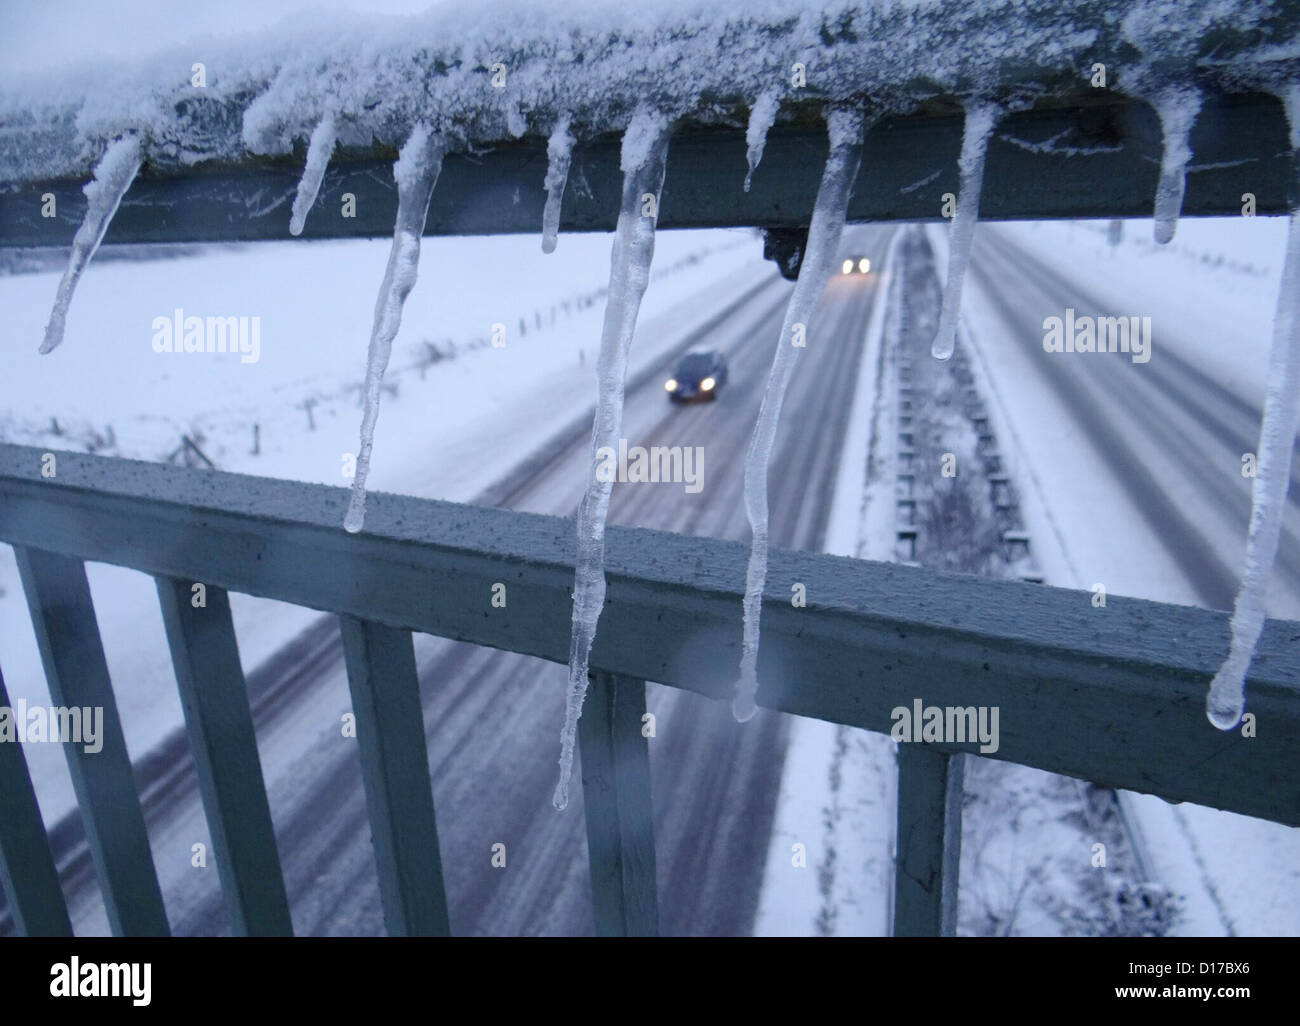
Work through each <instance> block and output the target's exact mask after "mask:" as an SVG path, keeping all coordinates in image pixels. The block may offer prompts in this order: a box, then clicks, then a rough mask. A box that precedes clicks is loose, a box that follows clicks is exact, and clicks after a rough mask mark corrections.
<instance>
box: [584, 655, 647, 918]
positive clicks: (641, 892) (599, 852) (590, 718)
mask: <svg viewBox="0 0 1300 1026" xmlns="http://www.w3.org/2000/svg"><path fill="white" fill-rule="evenodd" d="M644 715H645V681H642V680H636V679H635V678H632V677H622V676H618V675H616V674H611V673H603V672H600V671H597V672H596V673H594V674H593V675H592V680H591V685H590V686H589V687H588V689H587V698H586V701H585V703H584V704H583V709H582V718H581V719H580V720H579V721H578V741H579V744H580V746H581V755H582V796H583V805H584V809H585V812H586V817H587V849H588V854H589V857H590V861H591V896H592V903H593V905H594V908H595V913H596V933H597V934H598V935H600V936H602V937H624V936H626V937H653V936H657V935H658V933H659V899H658V889H657V885H656V881H655V843H654V820H653V811H652V809H651V804H650V749H649V745H648V744H647V742H646V738H645V736H644V735H643V734H642V717H643V716H644Z"/></svg>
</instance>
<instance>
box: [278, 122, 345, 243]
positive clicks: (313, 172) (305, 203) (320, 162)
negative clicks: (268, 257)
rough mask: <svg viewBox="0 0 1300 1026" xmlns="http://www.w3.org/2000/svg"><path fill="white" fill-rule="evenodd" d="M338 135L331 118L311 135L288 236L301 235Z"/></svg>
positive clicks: (336, 126) (319, 125) (294, 199)
mask: <svg viewBox="0 0 1300 1026" xmlns="http://www.w3.org/2000/svg"><path fill="white" fill-rule="evenodd" d="M337 135H338V123H337V122H336V121H335V120H334V118H332V117H324V118H321V121H320V124H318V125H317V126H316V130H315V131H314V132H312V134H311V142H310V143H308V144H307V166H306V167H304V168H303V169H302V177H301V178H299V179H298V195H297V196H295V197H294V198H293V216H292V217H290V218H289V234H290V235H301V234H302V229H303V225H305V224H306V223H307V212H308V211H309V210H311V208H312V204H313V203H315V202H316V194H317V193H318V192H320V183H321V179H323V178H324V177H325V169H326V168H327V167H328V166H329V162H330V157H332V156H333V155H334V140H335V138H336V137H337Z"/></svg>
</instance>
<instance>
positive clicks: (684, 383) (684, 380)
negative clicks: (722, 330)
mask: <svg viewBox="0 0 1300 1026" xmlns="http://www.w3.org/2000/svg"><path fill="white" fill-rule="evenodd" d="M726 383H727V359H726V357H724V356H723V355H722V353H720V352H719V351H718V350H716V349H700V350H696V351H695V352H690V353H687V354H686V355H685V356H683V357H682V358H681V359H680V360H679V361H678V362H677V369H676V370H674V371H673V376H672V377H671V378H669V379H668V380H667V381H665V382H664V391H666V392H667V393H668V398H669V399H670V400H671V401H672V402H675V403H688V402H693V401H695V400H697V399H716V398H717V397H718V390H719V389H720V388H722V386H723V385H725V384H726Z"/></svg>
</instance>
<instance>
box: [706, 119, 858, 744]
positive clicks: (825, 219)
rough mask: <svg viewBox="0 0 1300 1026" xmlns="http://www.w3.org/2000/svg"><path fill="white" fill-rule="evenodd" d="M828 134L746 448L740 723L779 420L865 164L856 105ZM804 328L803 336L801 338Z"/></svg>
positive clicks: (736, 706)
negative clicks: (747, 538) (804, 238)
mask: <svg viewBox="0 0 1300 1026" xmlns="http://www.w3.org/2000/svg"><path fill="white" fill-rule="evenodd" d="M827 128H828V130H829V134H830V155H829V156H828V157H827V158H826V167H825V169H824V170H823V171H822V180H821V185H820V186H819V187H818V190H817V201H816V203H815V204H814V205H813V214H812V224H811V225H810V226H809V228H808V246H807V251H806V252H805V254H804V258H803V263H802V264H801V265H800V267H799V280H798V281H797V282H796V283H795V287H794V292H793V293H792V294H791V296H790V303H789V305H788V306H787V307H786V310H785V321H784V323H783V324H782V325H781V334H780V336H779V337H778V338H777V341H776V352H775V353H774V354H773V357H772V370H771V372H770V374H769V375H768V379H767V388H766V390H765V391H764V393H763V403H762V405H761V406H760V407H759V411H758V423H756V424H755V425H754V434H753V436H752V437H751V438H750V442H749V450H748V451H747V452H746V454H745V512H746V514H747V515H748V517H749V526H750V529H751V531H752V532H753V538H752V539H751V543H750V550H749V567H748V570H747V571H746V574H745V599H744V613H745V623H744V639H743V642H742V646H741V656H740V679H739V681H738V682H737V685H736V697H735V699H734V700H733V702H732V706H731V708H732V712H733V713H734V715H735V717H736V719H737V720H739V721H740V722H741V723H744V722H745V721H747V720H749V719H751V718H753V716H754V713H756V712H757V711H758V705H757V703H756V701H755V697H756V696H757V694H758V645H759V636H760V626H761V623H760V621H761V617H762V614H763V586H764V585H765V584H766V583H767V548H768V545H767V529H768V523H767V513H768V510H767V470H768V463H769V462H770V459H771V455H772V444H773V442H775V441H776V428H777V424H778V423H779V421H780V419H781V405H782V403H783V402H784V401H785V393H786V389H787V387H788V386H789V384H790V376H791V375H792V374H793V373H794V365H795V362H796V361H797V360H798V358H799V351H800V349H801V348H806V346H807V345H809V344H811V345H816V344H817V341H816V339H815V337H814V336H813V334H812V330H811V324H810V323H809V322H810V321H811V319H812V313H813V310H814V308H815V307H816V305H817V300H818V299H820V298H821V294H822V290H823V289H824V288H825V287H826V282H827V280H828V279H829V278H830V276H831V269H832V266H833V264H834V261H835V258H836V254H837V253H838V251H839V245H840V234H841V233H842V232H843V230H844V218H845V216H846V215H847V213H848V208H849V197H850V196H851V195H852V192H853V182H854V181H855V179H856V178H857V176H858V166H859V165H860V164H861V162H862V129H863V122H862V115H861V114H860V113H858V112H857V111H853V110H848V109H845V108H835V109H832V110H831V111H829V113H828V115H827ZM796 330H798V331H800V332H801V333H802V334H803V335H804V338H803V339H799V338H796V337H795V332H796Z"/></svg>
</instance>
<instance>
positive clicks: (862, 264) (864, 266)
mask: <svg viewBox="0 0 1300 1026" xmlns="http://www.w3.org/2000/svg"><path fill="white" fill-rule="evenodd" d="M858 270H859V271H861V272H862V273H863V274H870V273H871V261H870V260H868V259H867V258H866V257H863V258H862V259H861V260H859V261H858Z"/></svg>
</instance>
